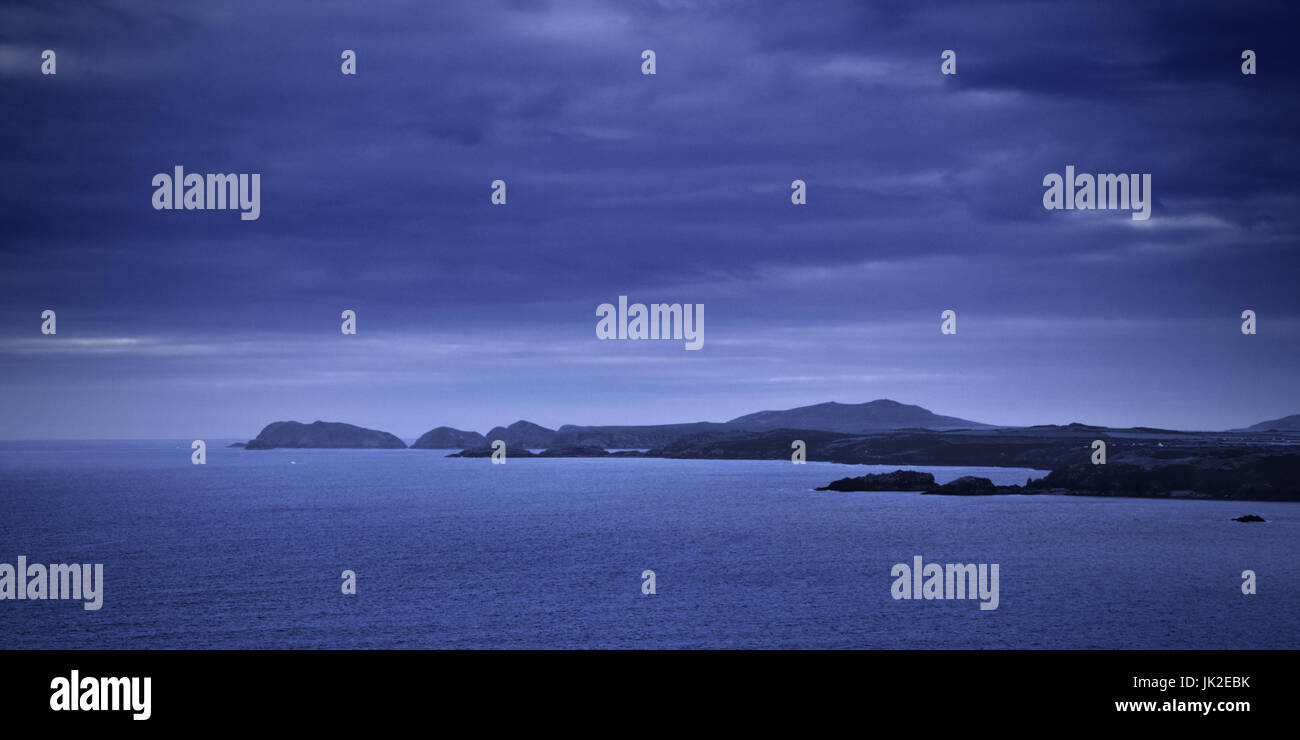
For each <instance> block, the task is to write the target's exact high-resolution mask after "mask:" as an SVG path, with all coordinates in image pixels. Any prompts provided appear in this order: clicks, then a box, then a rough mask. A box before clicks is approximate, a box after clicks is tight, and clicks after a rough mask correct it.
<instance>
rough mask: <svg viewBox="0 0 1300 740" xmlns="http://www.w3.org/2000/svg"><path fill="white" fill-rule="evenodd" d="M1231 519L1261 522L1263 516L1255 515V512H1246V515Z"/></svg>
mask: <svg viewBox="0 0 1300 740" xmlns="http://www.w3.org/2000/svg"><path fill="white" fill-rule="evenodd" d="M1232 521H1234V522H1262V521H1264V517H1262V516H1258V515H1256V514H1247V515H1246V516H1238V517H1233V519H1232Z"/></svg>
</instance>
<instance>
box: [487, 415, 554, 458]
mask: <svg viewBox="0 0 1300 740" xmlns="http://www.w3.org/2000/svg"><path fill="white" fill-rule="evenodd" d="M555 437H556V432H555V430H554V429H547V428H546V427H544V426H541V425H540V424H534V423H532V422H531V421H523V420H522V419H521V420H519V421H516V422H515V423H514V424H511V425H510V426H508V427H493V429H492V431H490V432H488V433H487V439H488V443H489V444H491V443H492V442H493V441H495V440H498V439H499V440H502V441H504V442H505V443H506V447H524V448H530V449H534V450H537V449H545V448H548V447H554V446H555V444H556V443H555Z"/></svg>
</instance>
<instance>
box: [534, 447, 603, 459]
mask: <svg viewBox="0 0 1300 740" xmlns="http://www.w3.org/2000/svg"><path fill="white" fill-rule="evenodd" d="M537 456H538V457H609V456H610V453H609V451H608V450H606V449H605V448H604V447H579V446H573V447H553V448H551V449H549V450H543V451H542V452H540V453H538V455H537Z"/></svg>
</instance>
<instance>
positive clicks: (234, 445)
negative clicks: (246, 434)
mask: <svg viewBox="0 0 1300 740" xmlns="http://www.w3.org/2000/svg"><path fill="white" fill-rule="evenodd" d="M226 446H227V447H247V446H248V443H247V442H234V443H232V444H229V445H226Z"/></svg>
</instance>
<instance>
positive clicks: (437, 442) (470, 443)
mask: <svg viewBox="0 0 1300 740" xmlns="http://www.w3.org/2000/svg"><path fill="white" fill-rule="evenodd" d="M487 446H488V438H487V437H484V436H483V435H482V434H479V433H478V432H466V431H463V430H460V429H453V428H451V427H437V428H435V429H430V430H429V431H427V432H425V433H424V434H421V435H420V438H419V439H417V440H415V444H413V445H411V449H413V450H464V449H468V448H471V447H487Z"/></svg>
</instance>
